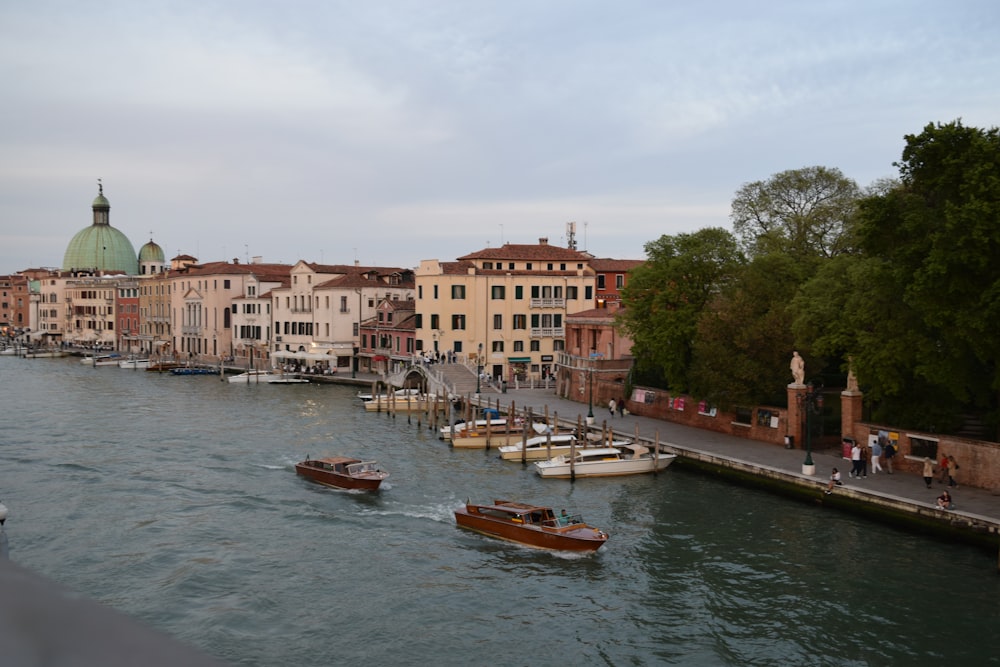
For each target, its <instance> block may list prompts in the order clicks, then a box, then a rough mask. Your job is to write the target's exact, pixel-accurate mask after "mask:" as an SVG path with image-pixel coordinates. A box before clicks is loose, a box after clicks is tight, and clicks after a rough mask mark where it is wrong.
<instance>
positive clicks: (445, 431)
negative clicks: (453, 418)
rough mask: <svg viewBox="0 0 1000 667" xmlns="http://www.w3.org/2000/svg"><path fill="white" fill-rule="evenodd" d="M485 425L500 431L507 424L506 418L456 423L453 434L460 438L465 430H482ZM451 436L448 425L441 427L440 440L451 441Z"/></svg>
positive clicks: (450, 428)
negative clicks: (497, 427) (497, 428)
mask: <svg viewBox="0 0 1000 667" xmlns="http://www.w3.org/2000/svg"><path fill="white" fill-rule="evenodd" d="M487 424H488V425H490V426H499V427H500V428H501V429H502V428H503V427H504V426H505V425H506V424H507V418H506V417H495V418H493V419H489V420H486V419H476V420H474V421H471V422H458V423H456V424H455V425H454V426H455V428H454V434H455V435H457V436H458V437H461V436H462V435H463V434H464V433H465V432H466V430H467V429H470V428H472V429H477V428H478V429H484V428H486V426H487ZM451 436H452V426H451V425H450V424H449V425H448V426H442V427H441V435H440V436H439V437H440V438H441V439H442V440H451Z"/></svg>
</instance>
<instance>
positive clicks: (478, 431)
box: [451, 418, 572, 449]
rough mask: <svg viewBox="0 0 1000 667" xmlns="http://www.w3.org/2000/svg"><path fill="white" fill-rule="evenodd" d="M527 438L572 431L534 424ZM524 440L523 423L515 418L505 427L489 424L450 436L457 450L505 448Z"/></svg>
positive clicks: (539, 423)
mask: <svg viewBox="0 0 1000 667" xmlns="http://www.w3.org/2000/svg"><path fill="white" fill-rule="evenodd" d="M527 431H528V432H527V438H528V439H531V438H534V437H536V436H541V435H545V434H548V433H551V434H552V435H554V436H555V435H564V434H570V433H572V431H568V430H565V429H553V428H552V427H551V426H549V425H548V424H545V423H542V422H534V423H532V424H531V425H530V426H528V429H527ZM524 439H525V422H524V420H523V419H520V418H516V419H514V421H513V423H511V424H510V428H508V427H507V424H506V423H505V422H502V423H500V424H493V423H491V424H490V425H489V427H476V428H471V429H468V430H465V431H461V432H456V433H454V434H452V437H451V446H452V447H455V448H457V449H485V448H486V447H487V446H489V447H505V446H508V445H518V444H520V443H522V442H524Z"/></svg>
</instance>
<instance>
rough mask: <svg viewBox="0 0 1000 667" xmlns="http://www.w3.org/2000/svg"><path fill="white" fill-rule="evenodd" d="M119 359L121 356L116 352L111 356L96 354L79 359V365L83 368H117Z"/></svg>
mask: <svg viewBox="0 0 1000 667" xmlns="http://www.w3.org/2000/svg"><path fill="white" fill-rule="evenodd" d="M121 358H122V355H120V354H118V353H116V352H114V353H111V354H96V355H89V356H86V357H83V358H82V359H80V363H81V364H83V365H84V366H117V365H118V362H119V361H121Z"/></svg>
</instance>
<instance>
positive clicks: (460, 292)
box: [451, 285, 465, 299]
mask: <svg viewBox="0 0 1000 667" xmlns="http://www.w3.org/2000/svg"><path fill="white" fill-rule="evenodd" d="M451 298H452V299H464V298H465V285H452V286H451Z"/></svg>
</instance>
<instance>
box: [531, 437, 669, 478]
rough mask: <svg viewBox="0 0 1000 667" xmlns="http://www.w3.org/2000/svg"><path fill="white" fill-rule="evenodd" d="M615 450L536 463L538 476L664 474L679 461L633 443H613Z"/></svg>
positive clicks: (595, 449)
mask: <svg viewBox="0 0 1000 667" xmlns="http://www.w3.org/2000/svg"><path fill="white" fill-rule="evenodd" d="M612 444H613V445H614V446H613V447H593V448H589V449H580V450H577V451H576V453H575V454H574V455H573V456H570V455H568V454H563V455H561V456H557V457H555V458H553V459H549V460H548V461H536V462H535V472H537V473H538V474H539V475H540V476H542V477H555V478H559V479H568V478H571V477H616V476H618V475H638V474H642V473H647V472H654V471H659V470H663V469H664V468H666V467H667V466H669V465H670V464H671V463H673V462H674V459H675V458H677V457H676V456H675V455H674V454H667V453H664V452H660V453H658V454H656V455H655V456H654V453H653V452H652V451H650V449H649V448H648V447H646V446H645V445H639V444H635V443H630V442H621V443H612Z"/></svg>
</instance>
